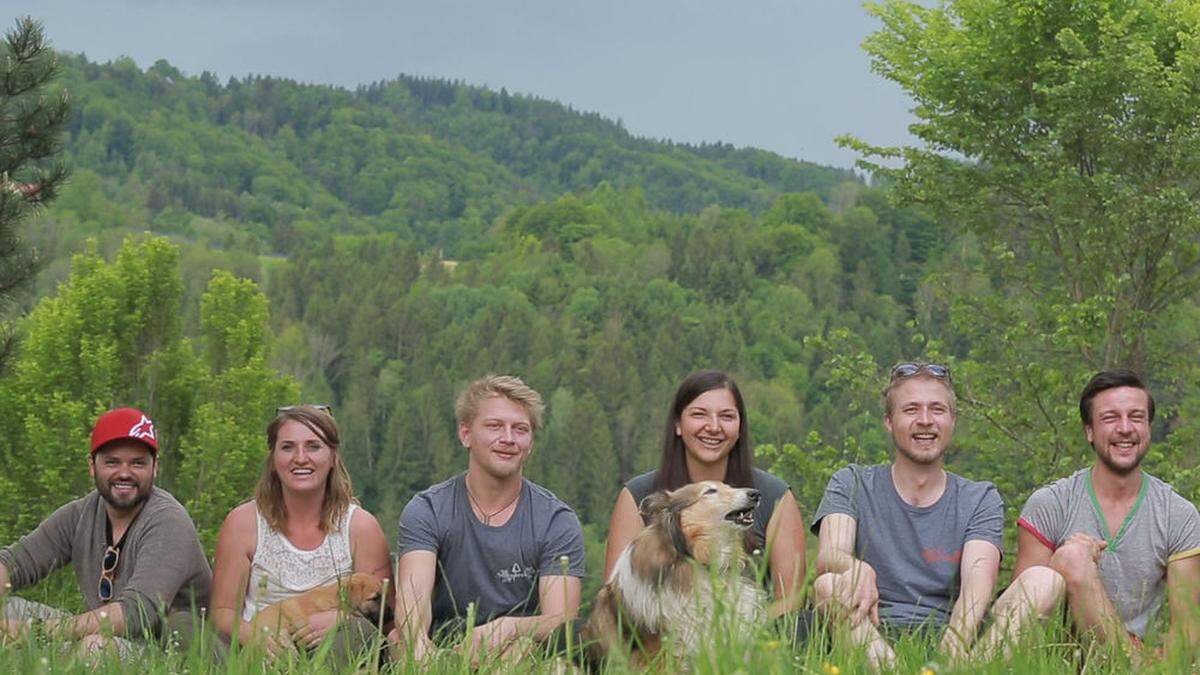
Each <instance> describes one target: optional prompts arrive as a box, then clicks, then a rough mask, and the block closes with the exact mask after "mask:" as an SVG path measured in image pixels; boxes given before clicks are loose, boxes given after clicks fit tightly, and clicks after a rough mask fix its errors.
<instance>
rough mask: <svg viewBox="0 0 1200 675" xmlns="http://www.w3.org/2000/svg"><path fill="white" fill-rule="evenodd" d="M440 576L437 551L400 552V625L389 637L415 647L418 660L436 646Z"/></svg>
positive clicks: (397, 621) (401, 644) (406, 645)
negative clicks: (433, 629) (431, 630)
mask: <svg viewBox="0 0 1200 675" xmlns="http://www.w3.org/2000/svg"><path fill="white" fill-rule="evenodd" d="M436 579H437V554H436V553H434V552H433V551H409V552H408V553H405V554H404V555H402V556H400V563H399V565H398V567H397V571H396V627H395V628H393V629H392V631H391V632H390V633H388V639H389V640H391V641H392V642H393V643H394V644H396V645H398V646H399V647H401V648H402V649H409V650H412V652H413V655H414V657H416V658H417V659H418V660H420V659H422V658H424V657H425V655H426V654H427V653H428V652H429V650H430V649H431V648H432V647H433V643H432V641H431V640H430V639H429V626H430V625H431V624H432V623H433V604H432V603H433V585H434V582H435V581H436Z"/></svg>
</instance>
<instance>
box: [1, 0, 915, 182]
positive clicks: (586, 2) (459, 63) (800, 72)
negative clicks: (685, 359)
mask: <svg viewBox="0 0 1200 675" xmlns="http://www.w3.org/2000/svg"><path fill="white" fill-rule="evenodd" d="M0 9H2V10H3V11H0V20H6V21H12V20H13V19H14V18H15V17H17V16H19V15H23V14H31V15H33V16H34V17H35V18H38V19H40V20H41V21H42V22H43V23H44V24H45V27H46V30H47V33H48V34H49V36H50V39H51V40H52V41H53V42H54V45H55V46H56V47H57V48H59V49H63V50H67V51H73V52H82V53H84V54H86V55H87V56H88V57H89V58H91V59H92V60H97V61H107V60H110V59H113V58H116V57H118V56H122V55H124V56H130V57H132V58H133V59H134V60H135V61H136V62H137V63H139V64H140V65H142V66H143V67H144V66H148V65H150V64H152V63H154V61H156V60H158V59H160V58H161V59H166V60H168V61H170V62H171V63H172V64H173V65H175V66H176V67H178V68H180V69H182V70H183V71H185V72H187V73H189V74H198V73H200V72H201V71H203V70H209V71H212V72H214V73H217V74H218V75H220V76H221V77H222V78H225V77H228V76H231V75H238V76H240V75H245V74H252V73H256V74H271V75H282V76H286V77H290V78H294V79H298V80H303V81H307V82H322V83H332V84H338V85H345V86H353V85H356V84H360V83H367V82H372V81H376V80H382V79H389V78H392V77H395V76H396V75H397V74H399V73H408V74H415V75H431V76H437V77H444V78H449V79H459V80H464V81H466V82H469V83H472V84H482V85H487V86H490V87H493V88H496V89H499V88H500V87H507V88H508V89H509V91H513V92H522V93H527V94H534V95H537V96H541V97H544V98H550V99H555V100H558V101H561V102H563V103H566V104H570V105H571V106H573V107H575V108H576V109H580V110H588V111H596V112H599V113H601V114H603V115H604V116H606V117H610V118H614V119H616V118H619V119H621V120H622V121H623V122H624V123H625V126H626V128H627V129H629V130H630V131H631V132H633V133H635V134H638V135H643V136H650V137H655V138H671V139H674V140H677V141H686V142H700V141H710V142H712V141H724V142H728V143H733V144H735V145H752V146H757V147H761V148H766V149H769V150H773V151H775V152H778V153H780V154H783V155H787V156H790V157H797V158H800V159H806V160H810V161H814V162H819V163H822V164H830V165H834V166H843V167H848V166H850V165H852V163H853V161H854V159H855V157H854V155H853V154H852V153H850V152H849V151H847V150H842V149H841V148H838V147H837V145H836V144H835V143H834V142H833V138H834V137H835V136H837V135H839V134H843V133H848V132H849V133H854V134H857V135H859V136H861V137H863V138H865V139H867V140H870V141H873V142H880V143H899V142H903V141H904V140H906V139H907V138H908V137H907V134H906V131H905V127H906V125H907V124H908V123H909V121H910V115H909V113H908V109H909V108H910V104H909V102H908V100H907V99H906V98H905V97H904V95H903V94H902V93H901V92H900V90H899V89H898V88H897V87H895V86H894V85H892V84H891V83H889V82H886V81H884V80H883V79H882V78H880V77H879V76H877V75H874V74H873V73H871V72H870V64H869V62H868V60H867V58H866V56H865V55H864V54H863V53H862V51H861V49H860V48H859V43H860V42H861V41H862V39H863V38H864V37H865V36H866V35H867V34H868V33H870V32H871V31H872V30H873V29H874V28H875V27H876V25H877V24H876V22H875V21H874V20H873V19H871V18H870V17H869V16H868V15H867V13H866V11H865V10H864V9H863V8H862V6H861V4H860V2H859V1H858V0H391V1H384V0H342V1H341V2H329V1H317V0H290V1H285V0H237V1H231V0H193V1H191V2H182V1H180V0H37V1H36V2H32V1H31V0H17V1H15V2H14V1H13V0H0Z"/></svg>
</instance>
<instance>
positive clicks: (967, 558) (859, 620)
mask: <svg viewBox="0 0 1200 675" xmlns="http://www.w3.org/2000/svg"><path fill="white" fill-rule="evenodd" d="M883 397H884V406H885V408H884V411H885V412H884V418H883V423H884V426H885V427H886V428H887V430H888V432H889V433H890V434H891V437H892V445H893V446H894V447H895V449H896V454H895V458H894V459H893V461H892V463H891V464H884V465H879V466H873V467H859V466H850V467H846V468H844V469H842V470H840V471H838V472H837V473H836V474H834V476H833V478H831V479H830V481H829V486H828V487H827V489H826V491H825V495H824V497H823V498H822V499H821V505H820V506H819V507H818V508H817V513H816V515H815V516H813V531H814V532H816V533H817V534H818V536H819V541H820V543H819V546H818V550H817V575H818V576H817V578H816V580H815V582H814V584H813V587H814V591H815V594H816V599H817V606H818V608H820V609H821V610H822V611H823V612H825V613H826V614H827V615H829V616H831V617H833V618H835V619H837V620H840V621H842V622H844V623H845V624H847V625H848V626H849V629H850V635H851V638H852V640H853V641H854V642H855V643H856V644H858V645H860V646H861V647H863V648H864V649H865V651H866V655H867V660H868V662H869V663H870V664H871V665H872V666H875V667H886V666H889V665H891V664H893V663H894V661H895V659H896V655H895V652H894V651H893V650H892V648H891V646H890V645H889V644H888V642H887V640H886V639H885V635H887V634H892V633H894V632H897V631H903V630H911V629H914V628H927V629H932V630H936V631H938V632H939V633H940V635H941V642H940V645H939V651H941V652H942V653H943V654H944V655H945V656H946V657H947V658H949V659H951V660H952V661H956V662H957V661H961V660H963V659H965V658H966V656H967V652H968V649H969V648H970V646H971V644H972V642H973V641H974V638H975V634H976V632H977V631H978V628H979V625H980V623H981V622H982V620H983V617H984V614H985V613H986V612H987V608H988V605H989V604H990V602H991V599H992V590H993V589H994V588H995V585H996V575H997V573H998V571H999V568H1000V547H1001V539H1000V536H1001V531H1002V530H1003V526H1004V506H1003V503H1002V502H1001V500H1000V495H999V493H998V492H997V491H996V488H995V486H993V485H992V484H991V483H985V482H978V481H971V480H967V479H965V478H962V477H961V476H956V475H954V474H952V473H950V472H948V471H946V470H945V469H944V468H943V467H942V458H943V455H944V454H945V452H946V449H947V448H948V447H949V446H950V442H951V440H952V439H953V436H954V424H955V419H956V414H955V397H954V389H953V386H952V385H951V382H950V371H949V370H948V369H947V368H946V367H945V366H940V365H936V364H925V363H901V364H899V365H897V366H895V367H894V368H893V369H892V377H891V381H890V382H889V384H888V386H887V388H886V389H885V390H884V394H883Z"/></svg>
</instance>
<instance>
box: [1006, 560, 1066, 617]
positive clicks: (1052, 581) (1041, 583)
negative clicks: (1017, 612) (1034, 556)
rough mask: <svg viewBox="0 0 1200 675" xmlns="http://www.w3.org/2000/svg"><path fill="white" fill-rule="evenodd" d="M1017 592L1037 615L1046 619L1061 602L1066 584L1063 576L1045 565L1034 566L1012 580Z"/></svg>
mask: <svg viewBox="0 0 1200 675" xmlns="http://www.w3.org/2000/svg"><path fill="white" fill-rule="evenodd" d="M1013 584H1014V585H1015V586H1016V587H1017V589H1018V592H1020V593H1021V595H1022V597H1023V598H1025V599H1026V602H1028V603H1029V604H1030V605H1031V606H1032V607H1033V608H1034V609H1035V610H1036V611H1037V613H1038V616H1041V617H1046V616H1049V615H1050V612H1052V611H1054V608H1055V607H1056V606H1057V605H1058V603H1059V602H1060V601H1061V600H1062V598H1063V594H1064V593H1066V590H1067V584H1066V581H1065V580H1064V579H1063V575H1062V574H1061V573H1060V572H1058V571H1057V570H1055V569H1053V568H1050V567H1046V566H1045V565H1034V566H1033V567H1030V568H1028V569H1026V570H1025V571H1024V572H1021V575H1020V576H1018V577H1017V578H1016V579H1015V580H1013Z"/></svg>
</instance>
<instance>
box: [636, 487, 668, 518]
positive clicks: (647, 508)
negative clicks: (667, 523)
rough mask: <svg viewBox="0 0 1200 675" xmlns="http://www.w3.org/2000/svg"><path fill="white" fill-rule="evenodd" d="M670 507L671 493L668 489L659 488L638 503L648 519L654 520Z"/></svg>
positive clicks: (639, 509)
mask: <svg viewBox="0 0 1200 675" xmlns="http://www.w3.org/2000/svg"><path fill="white" fill-rule="evenodd" d="M669 508H671V495H670V494H669V493H668V492H667V491H666V490H659V491H658V492H655V493H653V494H651V495H649V496H648V497H646V498H645V499H643V500H642V503H641V504H639V505H638V511H639V512H640V513H641V514H642V517H643V518H645V519H647V520H652V519H653V518H654V517H655V516H657V515H658V514H660V513H662V512H663V511H666V510H667V509H669Z"/></svg>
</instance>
